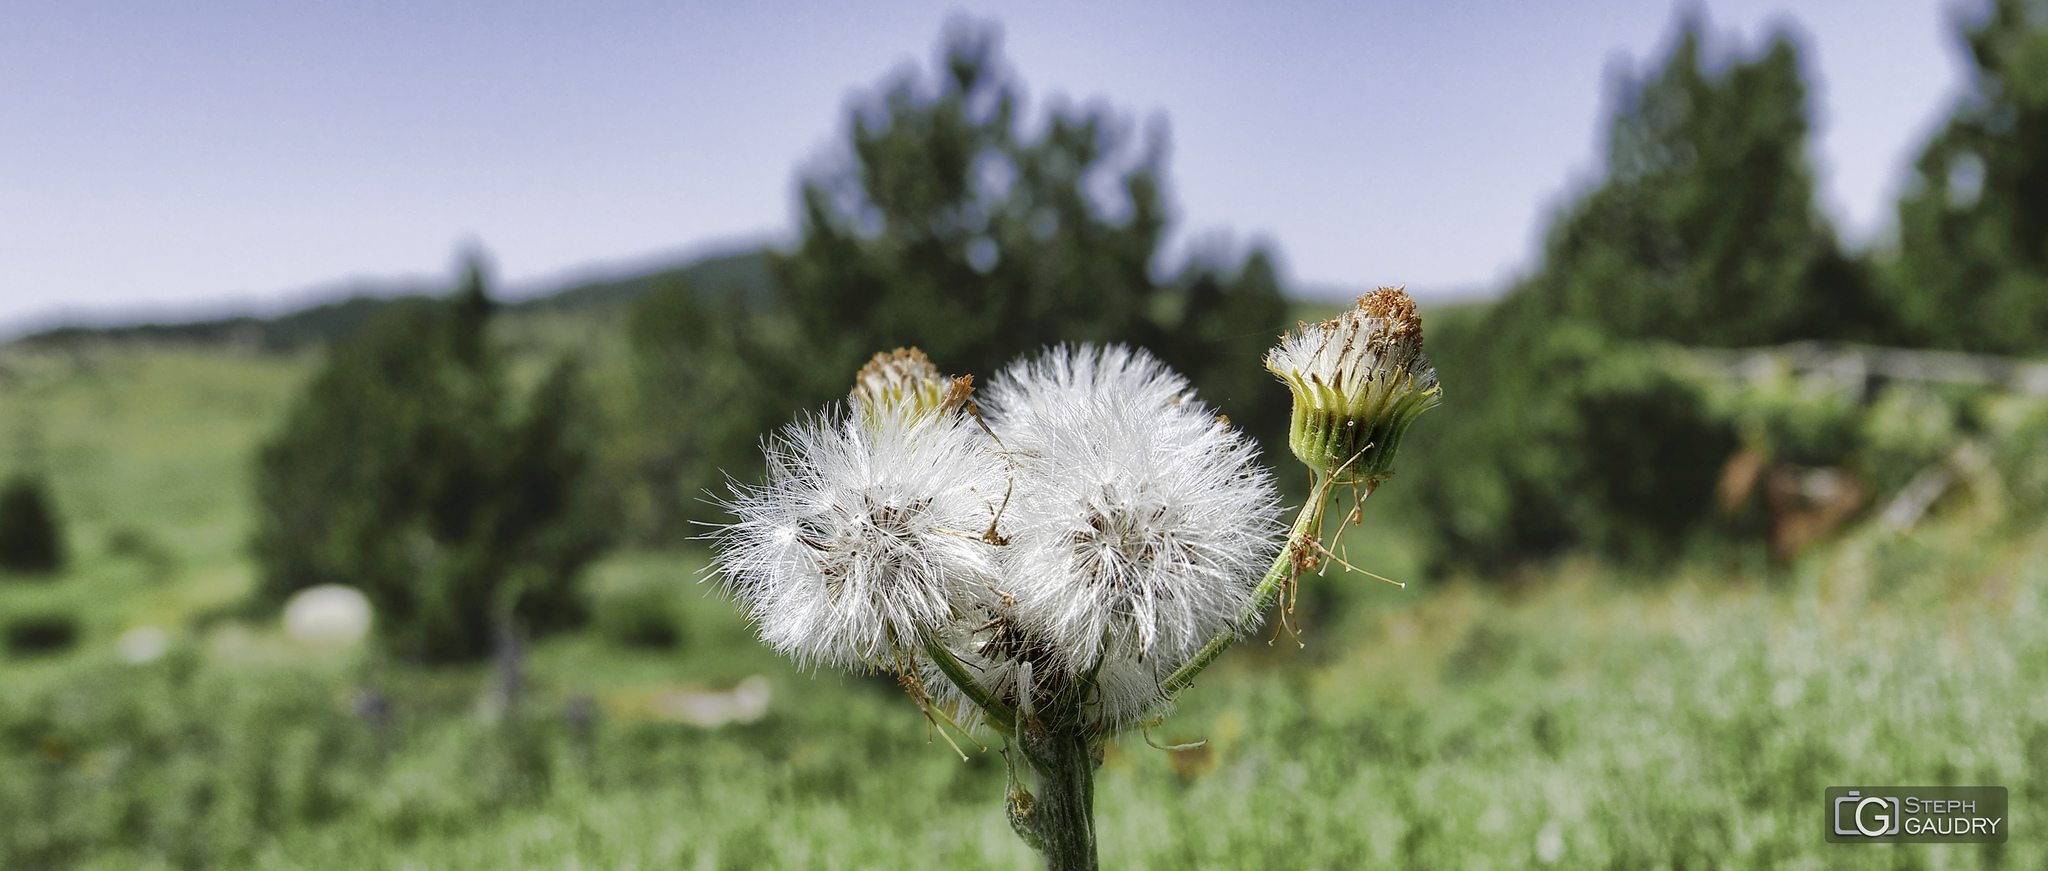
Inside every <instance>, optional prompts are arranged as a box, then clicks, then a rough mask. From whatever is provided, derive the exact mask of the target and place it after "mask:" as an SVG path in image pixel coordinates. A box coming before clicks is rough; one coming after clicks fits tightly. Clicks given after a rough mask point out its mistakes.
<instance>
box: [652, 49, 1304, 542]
mask: <svg viewBox="0 0 2048 871" xmlns="http://www.w3.org/2000/svg"><path fill="white" fill-rule="evenodd" d="M997 41H998V40H997V36H996V33H995V29H994V27H993V26H990V25H979V24H974V23H971V22H967V21H965V20H956V21H955V22H953V23H952V24H951V25H949V29H948V31H947V34H946V35H945V37H944V39H943V46H944V48H943V61H942V63H941V69H940V70H939V72H938V76H937V80H936V81H935V82H930V83H927V82H924V81H921V80H920V79H919V78H918V77H917V76H916V75H914V74H905V75H902V76H899V77H897V78H896V79H893V80H891V81H890V82H888V83H887V84H885V85H884V87H883V88H882V90H881V92H880V93H879V94H878V95H875V96H871V97H867V98H864V99H862V100H859V101H857V102H856V103H855V105H854V107H853V108H852V110H851V116H852V117H851V119H850V122H849V127H850V133H849V135H850V143H849V148H848V151H847V152H846V153H845V155H844V156H843V162H842V163H841V164H839V165H837V166H835V167H834V168H833V169H831V170H829V171H825V172H821V173H818V174H815V175H813V176H811V177H809V178H807V179H806V180H805V181H804V183H803V191H802V218H801V221H802V228H803V238H802V241H801V242H800V243H799V244H798V245H797V247H796V248H795V249H794V250H792V251H789V252H787V253H782V254H778V255H776V256H775V257H773V258H772V262H771V267H772V271H773V273H774V275H775V278H776V284H777V293H776V294H775V296H774V298H773V299H772V300H767V301H761V300H758V299H756V298H754V297H751V296H748V295H747V294H745V293H744V292H743V291H742V290H741V289H740V288H737V287H731V288H728V287H714V286H703V285H698V286H694V287H693V286H692V285H691V284H690V283H687V282H672V283H670V284H669V285H668V286H666V287H664V288H663V289H662V290H660V291H658V292H656V293H654V294H651V295H650V296H649V297H648V298H646V299H644V300H643V301H642V303H641V304H640V306H639V307H638V308H637V309H636V311H635V312H634V314H633V317H632V327H631V330H632V338H633V347H634V349H635V359H636V361H637V369H638V371H639V373H640V378H641V381H642V385H643V389H642V395H643V399H644V401H643V406H644V407H645V408H646V409H647V412H648V413H647V415H646V417H645V428H646V430H647V432H648V433H649V434H650V444H649V445H648V446H647V447H646V449H645V450H644V451H643V453H642V456H644V457H646V458H647V459H646V460H645V461H644V463H643V466H642V472H643V479H644V480H645V482H646V483H647V484H648V490H649V492H650V495H651V497H652V499H653V501H654V502H655V503H656V505H655V506H654V507H653V510H652V512H651V513H652V514H653V515H654V516H655V519H656V525H657V526H659V527H661V528H664V529H669V530H672V531H673V530H680V529H681V527H680V526H679V525H678V524H676V523H675V522H674V521H675V520H676V519H681V518H701V519H709V518H708V517H707V515H710V514H711V513H712V512H714V511H715V510H716V509H715V506H712V505H710V504H708V503H706V502H704V501H703V499H702V498H701V494H702V493H703V492H704V490H705V489H706V488H707V487H711V486H714V485H715V484H717V479H718V476H719V475H720V474H721V471H720V470H724V472H728V473H731V474H733V475H735V476H737V477H740V478H743V479H744V478H747V477H750V476H751V474H752V470H754V469H757V468H758V467H759V466H760V457H759V453H760V452H759V439H760V437H761V434H762V433H764V432H766V431H768V430H769V429H772V428H773V427H774V426H776V425H778V424H780V423H781V422H783V421H786V420H788V419H789V418H790V417H791V416H792V415H794V414H795V413H797V410H798V409H804V408H813V407H816V406H817V405H819V404H821V403H823V402H825V401H828V400H831V399H835V398H840V397H843V396H845V394H846V391H847V390H848V388H849V387H850V386H851V384H852V377H853V373H854V372H855V371H857V370H858V369H859V368H860V366H861V364H862V363H864V362H865V361H866V360H867V358H868V357H869V356H870V355H872V354H874V353H875V352H877V351H886V350H889V349H892V348H896V347H901V346H913V345H914V346H917V347H920V348H923V349H924V350H925V352H926V353H928V354H929V355H930V356H931V358H932V360H933V361H934V362H935V363H937V364H938V365H939V367H940V368H941V369H943V370H945V371H947V372H949V373H954V374H973V375H974V376H975V377H976V378H977V379H981V380H982V381H983V383H985V382H986V379H987V378H989V377H990V376H993V375H994V374H996V373H997V372H999V371H1001V369H1002V367H1004V366H1005V365H1007V364H1009V363H1010V362H1011V361H1013V360H1015V359H1017V358H1018V357H1020V356H1023V355H1026V354H1030V353H1035V352H1037V351H1038V350H1039V349H1041V348H1043V347H1045V346H1046V345H1049V344H1055V343H1059V342H1098V343H1110V342H1121V343H1125V344H1131V345H1140V346H1144V347H1146V348H1149V349H1150V350H1152V351H1153V352H1154V353H1155V354H1157V355H1159V357H1160V358H1161V359H1162V360H1164V361H1165V362H1166V363H1168V364H1169V365H1171V366H1173V367H1174V368H1175V369H1176V370H1178V371H1179V372H1181V373H1182V374H1184V375H1186V376H1187V377H1188V378H1189V379H1190V380H1191V381H1192V382H1193V384H1194V386H1195V388H1196V389H1197V390H1198V391H1199V392H1200V393H1201V396H1202V398H1203V399H1204V400H1206V401H1208V402H1210V403H1212V404H1214V405H1216V406H1218V408H1219V409H1220V410H1221V411H1223V412H1224V413H1226V414H1228V415H1229V416H1230V417H1231V418H1232V419H1233V420H1235V421H1237V422H1238V423H1239V424H1240V425H1241V426H1246V427H1247V428H1248V429H1249V430H1250V431H1251V432H1253V433H1254V434H1255V435H1258V436H1260V437H1262V438H1263V439H1267V440H1268V441H1267V443H1268V444H1269V445H1271V444H1277V441H1275V440H1277V439H1279V438H1282V437H1284V434H1285V429H1286V420H1287V418H1286V409H1287V391H1286V390H1285V389H1283V388H1282V387H1281V386H1280V384H1279V383H1278V381H1276V380H1275V379H1273V378H1272V377H1271V376H1269V375H1267V374H1266V373H1265V372H1264V371H1263V370H1261V369H1260V367H1259V359H1260V357H1261V356H1262V355H1263V354H1264V353H1265V350H1266V348H1267V347H1268V346H1269V345H1270V344H1271V343H1272V341H1273V339H1274V337H1275V336H1276V335H1277V334H1278V333H1279V332H1280V330H1281V329H1282V328H1283V326H1284V325H1285V323H1286V308H1287V307H1286V300H1285V298H1284V297H1283V296H1282V295H1281V289H1280V283H1279V280H1278V278H1277V275H1276V272H1275V270H1274V268H1273V264H1272V259H1271V257H1270V256H1269V255H1267V254H1266V253H1265V252H1264V251H1263V250H1260V249H1257V248H1256V247H1255V248H1253V249H1252V250H1251V251H1249V252H1248V254H1247V255H1246V256H1244V258H1243V259H1242V261H1241V262H1240V263H1239V264H1238V265H1235V266H1232V265H1229V263H1228V261H1229V258H1228V257H1226V256H1223V255H1222V254H1221V253H1218V254H1216V255H1214V256H1205V257H1199V258H1196V259H1194V260H1193V261H1191V262H1190V263H1189V264H1188V265H1187V267H1186V268H1184V269H1183V270H1182V271H1181V273H1180V274H1179V275H1178V276H1176V277H1175V278H1173V279H1171V280H1160V279H1156V278H1155V277H1154V275H1153V265H1154V263H1155V262H1156V260H1157V258H1158V255H1159V246H1160V242H1161V240H1162V238H1163V234H1164V232H1165V228H1166V205H1165V198H1164V194H1163V192H1162V186H1161V183H1160V181H1159V164H1160V162H1161V159H1162V149H1161V147H1160V141H1159V140H1158V138H1156V137H1155V138H1154V139H1152V140H1151V141H1150V142H1149V143H1148V144H1146V145H1145V146H1144V147H1143V148H1141V149H1138V150H1136V151H1135V152H1134V151H1133V149H1131V148H1129V147H1127V146H1129V145H1130V143H1129V141H1128V140H1127V138H1126V137H1125V136H1124V135H1123V126H1124V125H1123V124H1122V123H1121V122H1119V120H1118V119H1117V118H1115V117H1114V116H1113V115H1112V114H1111V113H1110V112H1109V111H1108V110H1106V109H1092V110H1089V111H1086V112H1079V113H1076V112H1070V111H1065V110H1060V111H1054V112H1053V113H1051V116H1050V117H1049V118H1048V119H1047V121H1046V125H1045V128H1044V131H1043V133H1041V134H1040V135H1038V136H1037V137H1036V138H1032V139H1027V138H1024V137H1022V136H1020V135H1019V133H1018V120H1017V116H1018V113H1019V108H1018V107H1019V102H1020V99H1019V97H1018V95H1017V86H1016V85H1015V84H1013V82H1012V80H1011V78H1010V77H1009V75H1008V74H1007V73H1006V71H1005V69H1004V65H1003V63H1002V61H1001V58H1000V54H999V52H998V50H997ZM1281 455H1282V456H1284V455H1285V453H1284V451H1283V452H1282V453H1281ZM662 503H666V506H667V507H664V506H663V504H662ZM667 537H673V534H671V535H669V536H667Z"/></svg>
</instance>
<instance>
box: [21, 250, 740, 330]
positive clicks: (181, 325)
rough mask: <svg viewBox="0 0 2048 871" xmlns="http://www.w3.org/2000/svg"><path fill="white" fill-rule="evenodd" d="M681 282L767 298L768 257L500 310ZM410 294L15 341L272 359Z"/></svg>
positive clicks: (607, 303) (577, 305)
mask: <svg viewBox="0 0 2048 871" xmlns="http://www.w3.org/2000/svg"><path fill="white" fill-rule="evenodd" d="M672 281H687V282H689V283H690V284H691V285H693V286H695V287H696V288H697V289H698V290H699V291H700V292H703V293H707V294H709V293H722V292H725V291H728V290H737V291H738V292H740V293H742V294H744V295H746V296H750V297H752V296H766V295H767V294H769V293H771V292H772V291H773V287H774V278H773V276H772V274H771V273H770V271H769V266H768V250H767V249H765V248H755V249H749V250H745V251H739V252H734V253H730V254H720V255H713V256H709V257H704V258H701V259H698V260H694V261H691V262H688V263H683V264H679V265H675V266H667V267H660V268H656V269H653V270H649V271H646V272H640V273H635V274H631V275H627V276H624V277H620V278H608V279H601V280H597V281H587V282H581V283H578V284H573V285H570V286H568V287H564V288H561V289H559V290H554V291H549V292H546V293H542V294H540V295H538V296H532V297H527V298H525V299H520V300H516V301H509V302H506V303H505V308H506V310H507V311H510V312H562V313H570V312H574V313H598V312H604V311H611V310H621V309H624V308H626V307H628V306H631V305H632V304H633V303H634V302H635V301H637V300H639V299H640V298H641V297H642V296H645V295H646V294H647V293H649V292H650V291H652V290H654V289H655V288H657V287H661V286H662V285H664V284H667V283H669V282H672ZM418 295H419V294H416V293H401V294H396V295H391V296H374V295H368V294H364V295H357V296H351V297H349V298H347V299H342V300H337V301H333V302H326V303H321V304H318V305H314V306H312V307H310V308H304V309H300V310H298V311H293V312H289V313H286V314H282V315H277V316H275V317H268V318H262V317H254V316H248V315H243V316H237V317H228V318H213V319H207V320H194V321H182V322H173V323H144V324H133V325H128V326H116V327H78V326H73V327H58V328H55V329H49V330H43V331H41V332H37V333H32V334H30V335H27V336H23V337H21V338H20V339H16V340H15V343H16V344H19V345H23V346H27V347H39V348H63V347H76V346H79V345H91V344H105V343H118V344H145V345H197V346H227V347H240V348H245V349H251V350H261V351H270V352H283V351H292V350H297V349H299V348H304V347H307V346H309V345H315V344H325V343H327V342H331V341H333V340H335V339H338V338H340V337H343V336H346V335H349V334H350V333H353V332H355V331H356V330H357V329H358V328H360V327H361V326H362V325H363V324H365V323H367V322H369V321H370V320H371V319H372V318H375V317H376V316H377V315H378V314H381V313H382V312H384V311H385V310H387V309H388V308H390V307H391V306H393V305H397V304H399V303H400V302H402V301H404V300H407V299H413V298H416V297H417V296H418Z"/></svg>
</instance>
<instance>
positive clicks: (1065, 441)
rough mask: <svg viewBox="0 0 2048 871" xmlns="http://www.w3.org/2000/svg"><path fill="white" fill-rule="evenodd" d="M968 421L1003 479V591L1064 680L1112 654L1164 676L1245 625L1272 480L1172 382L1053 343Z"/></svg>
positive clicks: (1272, 537)
mask: <svg viewBox="0 0 2048 871" xmlns="http://www.w3.org/2000/svg"><path fill="white" fill-rule="evenodd" d="M983 410H984V412H985V414H986V415H987V417H988V421H989V425H990V426H991V427H992V428H993V429H994V430H995V432H996V434H997V435H998V436H1000V437H1001V439H1002V442H1003V445H1004V447H1005V448H1006V449H1007V452H1008V454H1009V455H1010V457H1011V459H1012V461H1013V462H1014V463H1015V464H1016V469H1017V472H1016V475H1015V481H1016V483H1015V486H1016V496H1017V498H1016V499H1015V501H1014V503H1013V504H1012V505H1011V507H1010V509H1009V511H1010V515H1011V520H1010V522H1009V527H1008V532H1009V534H1010V540H1011V545H1010V546H1009V547H1007V548H1004V549H1003V551H1002V553H1001V554H1000V557H1001V559H1002V560H1003V565H1002V570H1001V574H1002V576H1003V578H1004V583H1005V587H1004V589H1005V591H1006V592H1007V593H1008V594H1009V595H1010V596H1012V597H1013V598H1014V601H1015V604H1014V606H1012V613H1013V614H1014V617H1015V619H1016V621H1017V622H1018V623H1019V624H1021V625H1022V626H1023V627H1025V628H1026V629H1028V631H1029V632H1030V633H1032V634H1033V635H1034V636H1036V637H1039V638H1043V639H1044V640H1045V641H1046V642H1047V643H1048V644H1049V645H1050V647H1051V650H1052V652H1053V654H1054V656H1055V658H1056V659H1057V661H1058V664H1059V667H1060V669H1061V670H1062V671H1063V672H1064V673H1065V674H1067V675H1080V674H1085V673H1087V672H1088V671H1089V670H1091V669H1092V668H1094V666H1095V664H1096V663H1097V661H1098V660H1099V659H1103V658H1104V657H1106V656H1111V655H1125V656H1128V657H1129V658H1130V659H1132V660H1133V661H1136V662H1142V663H1145V664H1146V666H1147V669H1146V670H1147V671H1149V670H1151V669H1152V668H1153V667H1156V666H1160V665H1165V668H1166V671H1162V672H1160V674H1162V675H1163V674H1165V673H1166V672H1169V671H1171V668H1172V667H1173V666H1177V665H1178V664H1179V663H1180V662H1184V661H1185V660H1186V659H1187V658H1188V657H1190V656H1191V655H1193V653H1194V652H1195V651H1196V650H1198V649H1200V647H1201V646H1202V645H1203V644H1206V643H1207V642H1208V641H1209V640H1210V639H1212V638H1214V637H1215V636H1217V635H1218V634H1220V633H1224V632H1230V631H1244V630H1246V629H1248V628H1249V627H1246V626H1240V625H1238V623H1239V619H1240V611H1241V610H1242V609H1243V608H1244V607H1245V605H1246V604H1247V603H1248V602H1249V601H1250V598H1251V592H1252V589H1253V587H1254V585H1255V584H1256V583H1257V579H1258V576H1259V573H1260V570H1261V569H1263V568H1264V567H1265V565H1266V564H1267V562H1269V561H1270V560H1271V558H1272V556H1273V552H1274V549H1275V547H1276V546H1277V544H1276V542H1277V538H1278V533H1279V532H1280V526H1279V522H1278V507H1277V504H1276V501H1275V496H1274V492H1273V487H1272V483H1271V481H1270V480H1269V478H1268V476H1267V475H1266V473H1265V472H1264V470H1262V469H1260V468H1259V466H1258V465H1257V463H1256V462H1255V459H1256V448H1255V447H1254V445H1253V444H1252V442H1251V441H1250V440H1249V439H1247V438H1246V437H1245V436H1244V435H1243V434H1241V433H1239V432H1237V431H1236V430H1233V429H1231V428H1230V426H1229V425H1228V424H1227V423H1225V422H1223V421H1222V420H1220V419H1219V418H1218V417H1217V416H1216V415H1215V413H1214V412H1213V411H1211V410H1210V409H1209V408H1208V407H1207V406H1205V405H1203V404H1202V403H1201V402H1199V401H1197V400H1196V399H1195V398H1194V395H1193V393H1192V391H1191V390H1189V388H1188V385H1187V382H1186V381H1185V380H1184V379H1182V378H1181V377H1180V376H1178V375H1175V374H1173V373H1172V372H1171V371H1170V370H1168V369H1167V368H1166V367H1165V366H1164V365H1162V364H1160V363H1159V361H1158V360H1156V359H1154V358H1153V357H1152V356H1151V355H1149V354H1146V353H1144V352H1143V351H1132V350H1129V349H1126V348H1122V347H1109V348H1103V349H1095V348H1089V347H1080V348H1057V349H1054V350H1052V351H1050V352H1048V353H1046V354H1044V355H1042V356H1040V357H1038V358H1035V359H1031V360H1027V361H1024V362H1020V363H1018V364H1015V365H1013V366H1011V367H1010V368H1009V369H1008V370H1007V371H1005V372H1004V373H1003V374H1002V375H1001V376H1000V377H998V378H997V379H996V380H995V382H994V383H993V384H992V385H991V386H990V388H989V390H988V391H987V393H986V394H985V397H984V401H983ZM1150 693H1151V694H1152V695H1156V694H1157V686H1156V682H1155V683H1154V684H1152V685H1151V688H1150Z"/></svg>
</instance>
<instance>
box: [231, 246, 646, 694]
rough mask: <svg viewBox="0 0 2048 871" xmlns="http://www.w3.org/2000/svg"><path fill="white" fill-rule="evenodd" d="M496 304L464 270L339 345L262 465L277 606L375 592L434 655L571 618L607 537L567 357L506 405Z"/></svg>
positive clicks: (268, 589) (398, 639) (388, 621)
mask: <svg viewBox="0 0 2048 871" xmlns="http://www.w3.org/2000/svg"><path fill="white" fill-rule="evenodd" d="M492 308H493V306H492V303H491V302H490V299H489V296H488V294H487V292H486V289H485V284H484V278H483V273H482V269H481V267H480V266H479V265H478V264H476V263H474V262H472V263H471V264H470V265H469V268H468V270H467V274H466V275H465V277H464V279H463V282H462V285H461V287H460V288H459V289H458V291H457V292H456V293H455V295H454V296H453V297H452V298H451V299H448V300H417V301H413V302H410V303H407V304H404V305H401V306H398V307H395V308H394V309H393V310H392V311H391V312H389V313H387V314H385V315H383V316H381V317H379V318H378V319H377V320H375V321H373V322H371V323H370V324H369V325H367V326H366V327H365V328H364V330H363V331H362V333H360V334H359V335H357V336H355V337H354V338H352V339H350V340H348V341H346V342H344V343H342V344H341V345H339V346H337V347H336V348H335V349H334V350H333V352H332V357H331V359H330V361H329V363H328V366H327V368H326V370H325V371H323V372H322V373H321V374H320V375H319V376H317V377H316V378H315V379H314V380H313V382H312V384H311V385H309V386H308V388H307V390H306V393H305V394H304V395H303V396H302V397H301V398H300V400H299V402H298V404H297V406H296V407H295V408H294V409H293V411H292V414H291V416H290V418H289V419H288V420H287V422H286V424H285V427H284V429H283V430H282V431H281V432H280V433H279V434H278V435H277V436H276V437H275V438H274V439H272V440H271V441H270V442H269V443H268V444H266V445H265V446H264V447H263V449H262V451H261V453H260V456H259V458H258V463H257V467H258V474H257V502H258V505H259V506H260V508H261V511H260V514H259V521H258V523H259V526H258V531H257V534H256V537H255V540H254V542H253V548H254V551H255V554H256V557H257V561H258V563H259V565H260V566H261V571H262V580H261V590H262V593H263V595H264V596H265V598H267V599H268V600H270V601H273V602H276V601H282V600H283V599H284V598H285V597H287V596H289V595H290V594H291V593H293V592H295V591H297V590H299V589H302V588H305V587H308V586H313V585H316V584H329V583H333V584H347V585H351V586H355V587H357V588H359V589H361V590H362V591H363V593H364V594H365V595H366V596H368V597H369V599H370V601H371V603H372V605H373V606H374V607H375V608H376V625H377V628H378V630H379V632H380V633H381V634H382V636H383V637H384V639H385V641H386V643H387V644H388V645H389V646H390V647H391V648H392V649H393V650H394V651H395V652H397V653H399V654H400V655H402V656H406V657H408V658H414V659H420V660H429V661H441V660H454V659H467V658H473V657H477V656H481V655H483V654H484V653H485V652H487V651H488V650H491V649H493V647H494V646H496V647H499V648H503V647H504V646H505V645H506V644H508V643H510V644H516V642H517V637H518V635H519V634H520V633H523V632H527V631H532V632H546V631H550V630H554V629H559V628H563V627H566V626H569V625H574V624H575V623H577V622H579V621H580V620H581V619H582V617H583V614H582V610H581V607H580V603H579V601H578V599H577V598H576V597H575V596H574V594H573V589H572V584H573V581H574V579H575V577H576V574H577V573H578V571H580V570H581V568H582V567H583V566H584V565H586V564H588V563H589V561H590V560H591V559H593V558H595V557H596V556H597V555H598V554H599V553H601V552H602V551H603V549H604V547H605V546H606V544H607V543H608V541H609V539H610V524H609V520H608V517H609V513H610V510H609V506H608V504H607V503H606V501H605V500H604V498H603V497H602V496H601V494H600V492H599V491H598V490H597V489H596V475H595V470H594V460H593V458H592V457H593V449H592V447H591V446H592V443H593V436H592V434H591V433H590V432H589V427H590V423H589V420H588V418H589V409H587V408H586V407H585V404H584V402H583V400H582V398H581V396H580V390H579V389H578V383H579V382H578V375H577V369H576V367H575V366H574V364H573V363H570V362H567V361H565V362H563V363H560V364H558V365H557V366H556V367H555V368H554V370H553V371H552V372H551V373H550V374H549V375H548V377H547V378H546V379H545V380H544V381H543V382H542V384H541V386H540V387H539V388H537V389H536V390H535V391H534V392H533V393H532V394H531V395H530V396H528V397H526V398H525V400H524V402H523V403H520V404H521V405H523V406H524V407H523V408H520V407H517V406H515V405H514V404H513V403H512V402H510V401H508V399H507V397H506V393H507V390H506V387H505V377H504V372H503V362H502V361H501V360H500V355H499V354H498V352H497V351H496V350H495V349H494V348H493V347H492V346H491V344H490V342H489V336H488V329H487V328H488V324H489V320H490V317H491V311H492Z"/></svg>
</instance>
